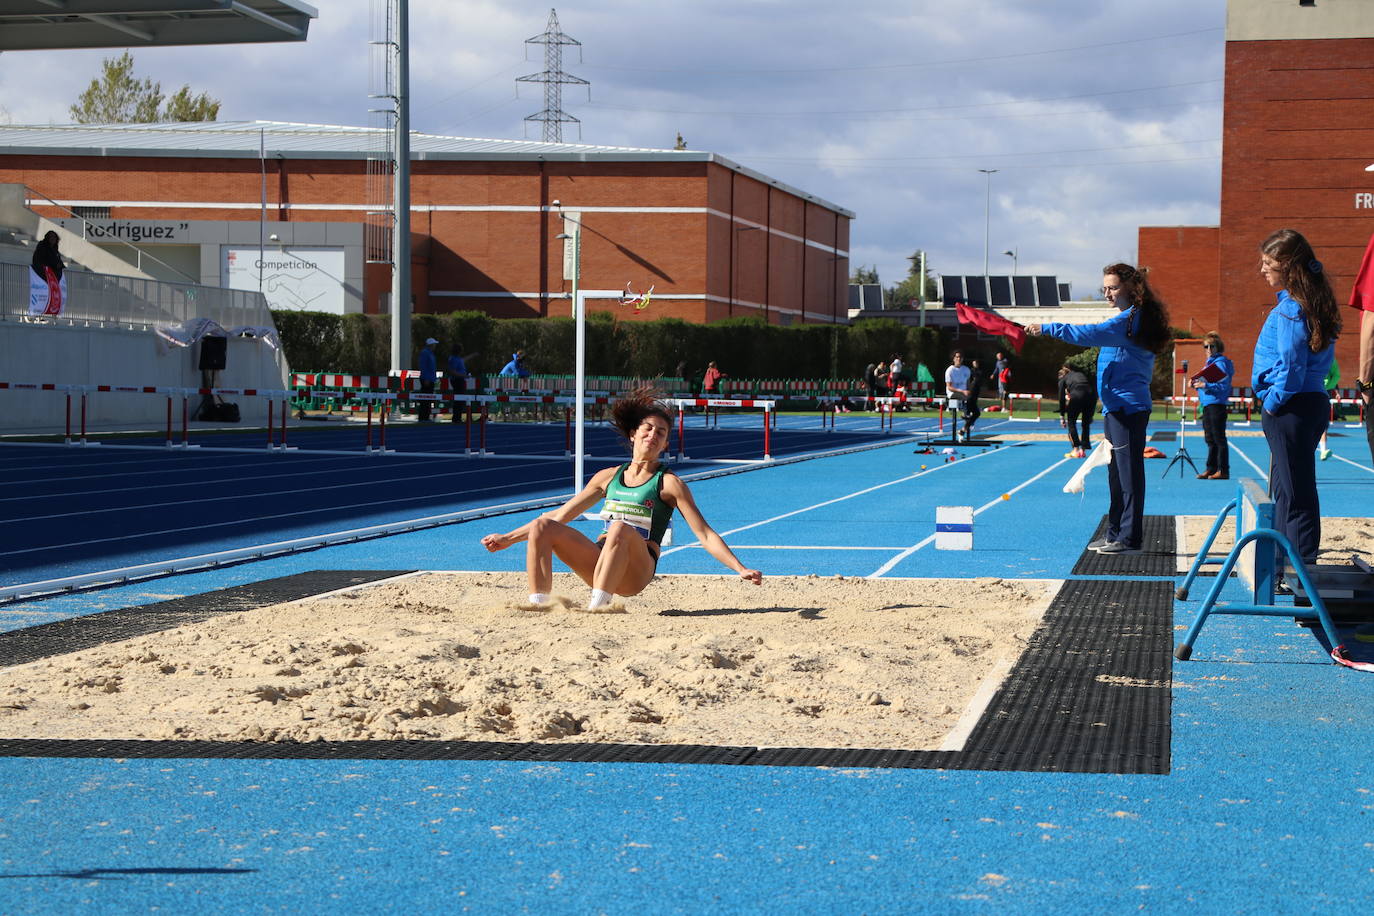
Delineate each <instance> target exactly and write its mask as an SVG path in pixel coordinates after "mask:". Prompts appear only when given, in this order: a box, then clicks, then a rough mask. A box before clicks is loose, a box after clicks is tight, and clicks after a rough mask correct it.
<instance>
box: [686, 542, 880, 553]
mask: <svg viewBox="0 0 1374 916" xmlns="http://www.w3.org/2000/svg"><path fill="white" fill-rule="evenodd" d="M700 546H701V542H700V541H696V542H693V543H691V544H684V545H683V547H684V548H686V547H700ZM674 549H676V548H674ZM730 549H731V550H876V551H878V552H879V553H890V552H891V551H894V550H902V549H904V548H901V547H841V546H837V545H832V544H819V545H816V546H811V547H803V546H801V545H798V544H731V545H730Z"/></svg>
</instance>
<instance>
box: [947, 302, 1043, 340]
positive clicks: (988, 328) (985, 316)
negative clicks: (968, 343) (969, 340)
mask: <svg viewBox="0 0 1374 916" xmlns="http://www.w3.org/2000/svg"><path fill="white" fill-rule="evenodd" d="M954 308H955V309H956V310H957V311H958V313H959V321H960V323H962V324H971V325H973V326H974V327H975V328H977V329H978V330H980V331H983V332H985V333H988V334H1000V335H1001V336H1003V337H1006V338H1008V339H1009V340H1010V341H1011V348H1012V349H1013V350H1015V351H1016V352H1017V353H1020V352H1021V346H1022V345H1023V344H1024V343H1025V342H1026V329H1025V328H1023V327H1021V325H1019V324H1017V323H1016V322H1014V321H1010V320H1008V319H1006V318H1003V317H1002V316H1001V315H998V314H997V313H995V312H985V311H983V310H982V309H976V308H973V307H971V306H968V305H965V304H964V303H962V302H956V303H954Z"/></svg>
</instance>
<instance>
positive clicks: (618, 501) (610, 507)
mask: <svg viewBox="0 0 1374 916" xmlns="http://www.w3.org/2000/svg"><path fill="white" fill-rule="evenodd" d="M628 467H629V465H628V464H622V465H621V466H620V467H618V468H616V471H615V474H614V475H612V476H611V482H610V483H608V484H607V485H606V502H605V504H604V505H603V506H602V507H601V514H600V517H601V518H602V519H603V520H605V522H606V523H607V524H608V525H609V524H610V523H611V522H624V523H625V524H627V525H629V526H630V527H631V528H633V529H634V530H635V531H637V532H639V536H640V537H642V538H644V539H645V540H646V541H652V542H653V544H654V546H656V547H661V546H662V545H663V542H664V540H665V538H664V534H665V532H667V531H668V522H669V521H671V520H672V518H673V507H672V506H670V505H668V503H667V502H666V501H665V500H664V499H663V475H664V474H665V473H666V471H665V469H663V468H659V469H658V471H657V472H656V473H655V474H654V475H653V476H652V477H650V478H649V479H648V480H646V481H644V482H643V483H642V484H640V485H639V486H637V487H632V486H629V485H628V484H626V483H625V469H626V468H628Z"/></svg>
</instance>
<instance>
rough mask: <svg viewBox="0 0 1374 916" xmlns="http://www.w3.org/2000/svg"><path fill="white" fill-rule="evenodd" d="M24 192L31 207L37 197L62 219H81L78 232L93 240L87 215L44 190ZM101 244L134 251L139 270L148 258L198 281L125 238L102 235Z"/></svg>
mask: <svg viewBox="0 0 1374 916" xmlns="http://www.w3.org/2000/svg"><path fill="white" fill-rule="evenodd" d="M24 192H25V196H26V201H25V202H26V203H27V204H28V206H29V207H30V208H32V207H33V205H34V202H35V199H37V200H41V201H42V202H43V203H44V204H46V205H47V206H49V207H52V208H53V209H55V210H61V211H62V212H63V213H64V214H66V215H65V216H63V217H60V218H61V219H71V220H79V221H80V222H81V232H80V233H78V234H79V235H80V236H81V238H82V239H84V240H85V241H88V242H90V241H91V235H90V229H91V221H90V220H88V219H86V217H84V216H81V215H80V214H79V213H77V212H76V211H75V210H73V209H71V208H70V207H66V206H63V205H62V204H59V203H58V202H57V201H55V200H53V199H52V198H51V197H49V196H48V195H46V194H44V193H43V192H42V191H37V190H34V189H33V188H32V187H28V186H26V187H25V189H24ZM67 231H68V232H70V231H71V230H70V229H68V230H67ZM34 241H35V242H36V241H37V239H35V240H34ZM100 244H102V245H111V246H114V245H118V246H120V247H122V248H123V249H125V250H126V251H129V252H132V253H133V260H132V261H130V263H132V264H133V265H134V266H135V267H137V268H138V269H139V270H143V262H144V261H145V260H147V261H152V262H153V263H154V264H156V265H157V266H158V267H161V268H162V269H163V270H164V271H167V272H168V273H171V274H174V275H176V276H178V277H185V279H186V280H187V282H190V283H195V282H196V278H195V277H192V276H188V275H187V274H186V272H185V271H183V270H180V269H178V268H176V267H173V266H172V265H171V264H168V263H167V262H166V261H164V260H162V259H161V258H159V257H158V256H157V255H155V254H153V253H152V252H151V251H149V250H148V249H146V248H140V247H139V246H137V245H135V244H134V243H133V242H129V241H125V240H124V239H119V238H107V237H105V236H101V237H100ZM77 260H78V261H79V260H80V258H77ZM124 260H128V258H125V259H124Z"/></svg>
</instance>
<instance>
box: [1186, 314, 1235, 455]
mask: <svg viewBox="0 0 1374 916" xmlns="http://www.w3.org/2000/svg"><path fill="white" fill-rule="evenodd" d="M1202 346H1203V347H1204V348H1205V349H1206V350H1207V362H1206V364H1205V365H1204V366H1203V367H1202V372H1207V371H1208V370H1209V369H1210V370H1213V374H1214V373H1215V372H1220V373H1221V377H1220V378H1217V379H1215V380H1214V381H1207V380H1206V379H1203V378H1198V377H1194V379H1193V387H1194V388H1196V389H1197V399H1198V404H1199V405H1201V407H1202V437H1203V439H1205V440H1206V442H1207V467H1206V468H1205V469H1204V470H1203V472H1202V473H1201V474H1199V475H1197V477H1198V480H1226V479H1227V478H1228V477H1230V476H1231V447H1230V445H1229V444H1228V443H1227V442H1226V407H1227V405H1228V404H1229V403H1230V400H1231V380H1232V379H1233V378H1234V377H1235V374H1236V364H1235V363H1233V362H1231V359H1230V357H1228V356H1224V355H1222V351H1224V350H1225V349H1226V345H1225V344H1224V343H1222V340H1221V335H1220V334H1218V333H1217V332H1216V331H1210V332H1208V334H1207V336H1206V337H1204V338H1203V339H1202ZM1202 372H1199V373H1198V375H1199V376H1200V375H1201V374H1202Z"/></svg>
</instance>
